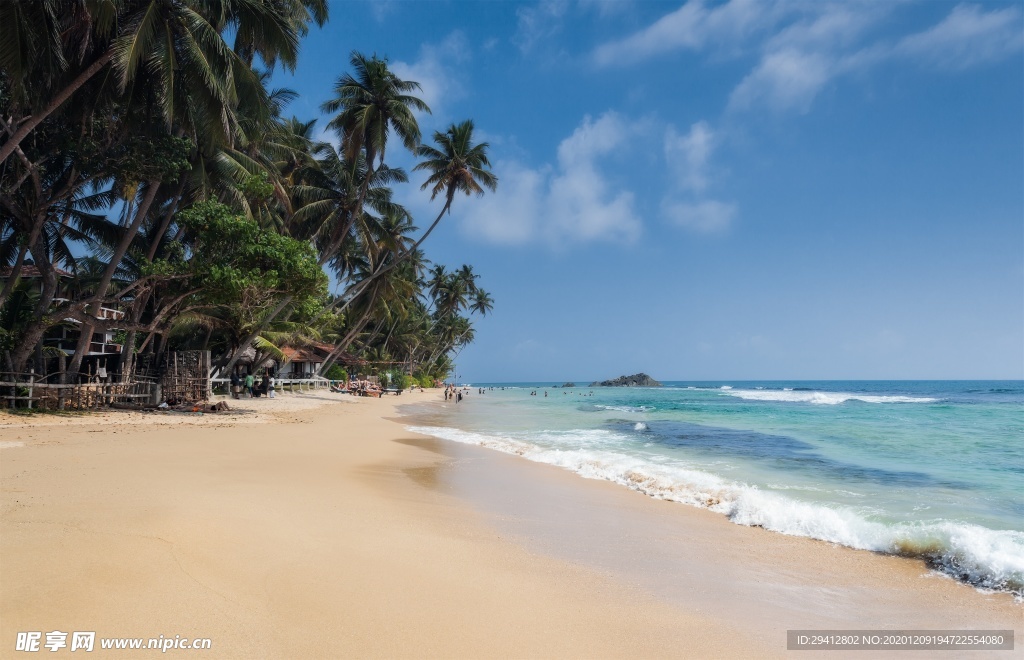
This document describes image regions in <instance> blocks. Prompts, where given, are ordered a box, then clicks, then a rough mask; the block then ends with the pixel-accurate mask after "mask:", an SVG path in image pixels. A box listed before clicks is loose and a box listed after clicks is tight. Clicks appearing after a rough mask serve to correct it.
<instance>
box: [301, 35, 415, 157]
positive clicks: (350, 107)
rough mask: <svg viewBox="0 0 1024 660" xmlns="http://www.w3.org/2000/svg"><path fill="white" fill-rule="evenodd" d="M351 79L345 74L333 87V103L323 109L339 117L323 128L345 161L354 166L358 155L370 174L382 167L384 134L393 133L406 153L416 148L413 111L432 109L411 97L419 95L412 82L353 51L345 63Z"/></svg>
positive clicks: (385, 64)
mask: <svg viewBox="0 0 1024 660" xmlns="http://www.w3.org/2000/svg"><path fill="white" fill-rule="evenodd" d="M349 62H350V63H351V64H352V68H353V69H354V70H355V71H354V74H353V73H346V74H345V75H343V76H342V77H341V78H339V79H338V82H337V83H336V84H335V86H334V98H332V99H330V100H328V101H327V102H325V103H324V104H323V105H322V106H320V107H321V109H322V110H323V111H324V112H327V113H330V114H334V113H337V115H336V116H335V117H334V118H333V119H332V120H331V121H330V123H329V124H327V126H328V127H329V128H332V129H334V130H335V131H337V132H338V134H339V136H340V137H341V141H342V150H343V151H344V154H345V159H346V160H347V161H348V162H350V163H354V162H355V161H356V159H357V155H358V153H359V152H360V151H363V152H365V154H366V163H367V166H368V167H369V168H370V169H371V170H372V169H375V168H376V167H379V166H380V165H383V164H384V152H385V150H386V148H387V141H388V134H389V133H390V132H391V131H394V132H395V134H396V135H398V137H399V138H401V140H402V144H404V145H405V148H406V149H408V150H409V151H412V152H415V150H416V147H417V146H419V143H420V126H419V123H418V122H417V121H416V116H415V115H414V114H413V110H419V111H420V112H427V113H429V112H430V107H429V106H427V104H426V103H424V102H423V100H422V99H420V98H418V97H416V96H413V95H412V93H411V92H414V91H416V90H419V89H420V84H419V83H418V82H415V81H412V80H402V79H401V78H399V77H398V76H396V75H395V73H394V72H393V71H391V69H389V68H388V60H387V58H385V59H378V58H377V56H376V55H374V56H373V57H369V58H367V57H366V56H365V55H363V54H362V53H359V52H356V51H353V52H352V56H351V58H350V59H349ZM378 160H379V162H377V161H378Z"/></svg>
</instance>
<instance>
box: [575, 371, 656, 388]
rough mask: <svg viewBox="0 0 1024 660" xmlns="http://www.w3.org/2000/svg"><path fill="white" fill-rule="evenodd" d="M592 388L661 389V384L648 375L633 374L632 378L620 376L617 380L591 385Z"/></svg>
mask: <svg viewBox="0 0 1024 660" xmlns="http://www.w3.org/2000/svg"><path fill="white" fill-rule="evenodd" d="M590 387H661V383H659V382H658V381H656V380H654V379H653V378H651V377H650V376H648V375H647V374H633V375H632V376H619V377H618V378H616V379H615V380H602V381H600V382H598V381H595V382H593V383H591V384H590Z"/></svg>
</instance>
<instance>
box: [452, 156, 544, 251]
mask: <svg viewBox="0 0 1024 660" xmlns="http://www.w3.org/2000/svg"><path fill="white" fill-rule="evenodd" d="M494 173H495V174H496V175H497V176H498V190H497V191H496V192H494V193H487V194H485V195H484V196H483V197H480V198H473V199H466V200H465V202H464V203H461V204H458V205H457V206H456V207H455V208H456V211H457V215H458V216H459V217H460V220H461V223H460V224H461V225H462V227H463V229H464V231H465V232H466V233H467V234H468V235H470V236H473V237H476V238H479V239H481V240H483V241H485V242H488V243H496V244H499V245H523V244H525V243H529V242H531V241H532V240H534V238H535V237H536V236H537V233H538V223H539V221H540V217H541V214H542V213H543V212H544V209H543V208H542V203H543V201H544V197H545V194H546V190H545V189H546V186H547V178H548V172H547V171H546V170H544V169H541V170H534V169H530V168H529V167H526V166H525V165H522V164H521V163H519V162H517V161H498V162H496V163H495V164H494Z"/></svg>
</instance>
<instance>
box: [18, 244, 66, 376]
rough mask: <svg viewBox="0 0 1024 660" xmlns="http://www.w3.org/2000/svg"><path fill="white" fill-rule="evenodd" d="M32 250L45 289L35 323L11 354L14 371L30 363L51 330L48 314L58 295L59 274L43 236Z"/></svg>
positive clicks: (38, 306) (38, 304)
mask: <svg viewBox="0 0 1024 660" xmlns="http://www.w3.org/2000/svg"><path fill="white" fill-rule="evenodd" d="M31 250H32V256H33V258H35V262H36V268H38V269H39V274H40V275H41V276H42V280H43V289H42V292H41V293H40V296H39V301H38V302H37V303H36V307H35V309H34V310H33V313H32V316H33V319H34V323H33V324H32V325H31V326H29V328H28V329H26V331H25V334H24V335H22V337H21V341H20V342H19V343H18V345H17V346H16V347H15V348H14V351H12V352H11V369H12V370H13V371H19V370H21V369H24V368H25V363H26V362H27V361H28V358H29V356H30V355H32V351H34V350H35V348H36V344H38V343H39V340H40V339H42V337H43V334H45V333H46V331H47V329H48V328H49V325H48V321H47V320H46V314H47V312H48V311H50V305H51V304H52V303H53V299H54V297H55V295H56V293H57V273H56V272H54V270H53V265H52V264H51V263H50V261H49V255H48V254H47V251H46V245H45V244H44V241H43V240H42V237H41V236H37V237H36V240H35V242H34V243H33V244H32V247H31Z"/></svg>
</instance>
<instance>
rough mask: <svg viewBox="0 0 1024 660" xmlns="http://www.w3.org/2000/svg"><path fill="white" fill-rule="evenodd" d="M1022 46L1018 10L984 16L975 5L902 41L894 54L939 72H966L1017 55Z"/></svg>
mask: <svg viewBox="0 0 1024 660" xmlns="http://www.w3.org/2000/svg"><path fill="white" fill-rule="evenodd" d="M1022 45H1024V30H1022V25H1021V10H1020V7H1016V6H1014V7H1006V8H1004V9H996V10H993V11H990V12H984V11H982V9H981V7H979V6H977V5H965V4H961V5H957V6H956V7H954V8H953V10H952V11H951V12H950V13H949V15H948V16H947V17H946V18H945V19H944V20H943V21H942V22H940V23H938V24H937V25H935V26H934V27H932V28H931V29H929V30H925V31H924V32H920V33H918V34H914V35H910V36H908V37H905V38H904V39H902V40H901V41H900V42H899V43H898V44H897V46H896V48H895V53H896V54H902V55H909V56H911V57H915V58H919V59H921V60H922V61H924V62H927V63H929V64H932V65H935V66H938V67H940V68H949V69H966V68H968V67H971V66H975V65H977V64H982V63H985V62H990V61H995V60H1000V59H1002V58H1004V57H1006V56H1008V55H1011V54H1013V53H1015V52H1017V51H1019V50H1020V49H1021V46H1022Z"/></svg>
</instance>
